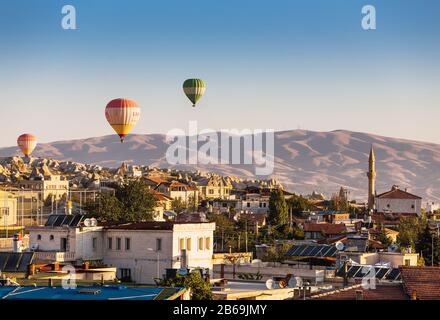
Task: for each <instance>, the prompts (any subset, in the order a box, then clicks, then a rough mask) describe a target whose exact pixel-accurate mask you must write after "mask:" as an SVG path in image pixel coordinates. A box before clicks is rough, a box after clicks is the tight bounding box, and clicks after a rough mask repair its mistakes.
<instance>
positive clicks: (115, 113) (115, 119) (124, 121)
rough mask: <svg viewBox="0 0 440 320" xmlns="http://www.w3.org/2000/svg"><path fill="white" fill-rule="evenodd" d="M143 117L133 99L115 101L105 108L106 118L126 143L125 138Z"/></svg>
mask: <svg viewBox="0 0 440 320" xmlns="http://www.w3.org/2000/svg"><path fill="white" fill-rule="evenodd" d="M140 116H141V109H140V108H139V107H138V105H137V103H136V101H134V100H131V99H124V98H120V99H114V100H112V101H110V102H109V103H108V104H107V107H106V108H105V117H106V118H107V121H108V123H109V124H110V125H111V126H112V127H113V129H114V130H115V131H116V133H117V134H118V135H119V137H120V138H121V142H124V138H125V136H126V135H127V134H129V133H130V131H131V130H132V129H133V128H134V126H135V125H136V123H137V122H138V121H139V118H140Z"/></svg>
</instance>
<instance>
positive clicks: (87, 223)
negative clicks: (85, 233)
mask: <svg viewBox="0 0 440 320" xmlns="http://www.w3.org/2000/svg"><path fill="white" fill-rule="evenodd" d="M91 224H92V222H91V221H90V219H85V220H84V225H85V226H86V227H90V226H91Z"/></svg>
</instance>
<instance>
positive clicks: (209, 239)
mask: <svg viewBox="0 0 440 320" xmlns="http://www.w3.org/2000/svg"><path fill="white" fill-rule="evenodd" d="M205 249H206V250H211V238H210V237H207V238H205Z"/></svg>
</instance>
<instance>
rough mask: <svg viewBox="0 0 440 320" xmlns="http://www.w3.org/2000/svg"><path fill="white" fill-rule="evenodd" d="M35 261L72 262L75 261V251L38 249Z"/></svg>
mask: <svg viewBox="0 0 440 320" xmlns="http://www.w3.org/2000/svg"><path fill="white" fill-rule="evenodd" d="M34 261H44V262H72V261H75V252H59V251H37V252H35V256H34Z"/></svg>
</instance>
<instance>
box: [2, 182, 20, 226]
mask: <svg viewBox="0 0 440 320" xmlns="http://www.w3.org/2000/svg"><path fill="white" fill-rule="evenodd" d="M15 224H17V199H16V198H15V197H14V195H13V194H11V193H9V192H5V191H1V190H0V228H2V227H9V226H13V225H15Z"/></svg>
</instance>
